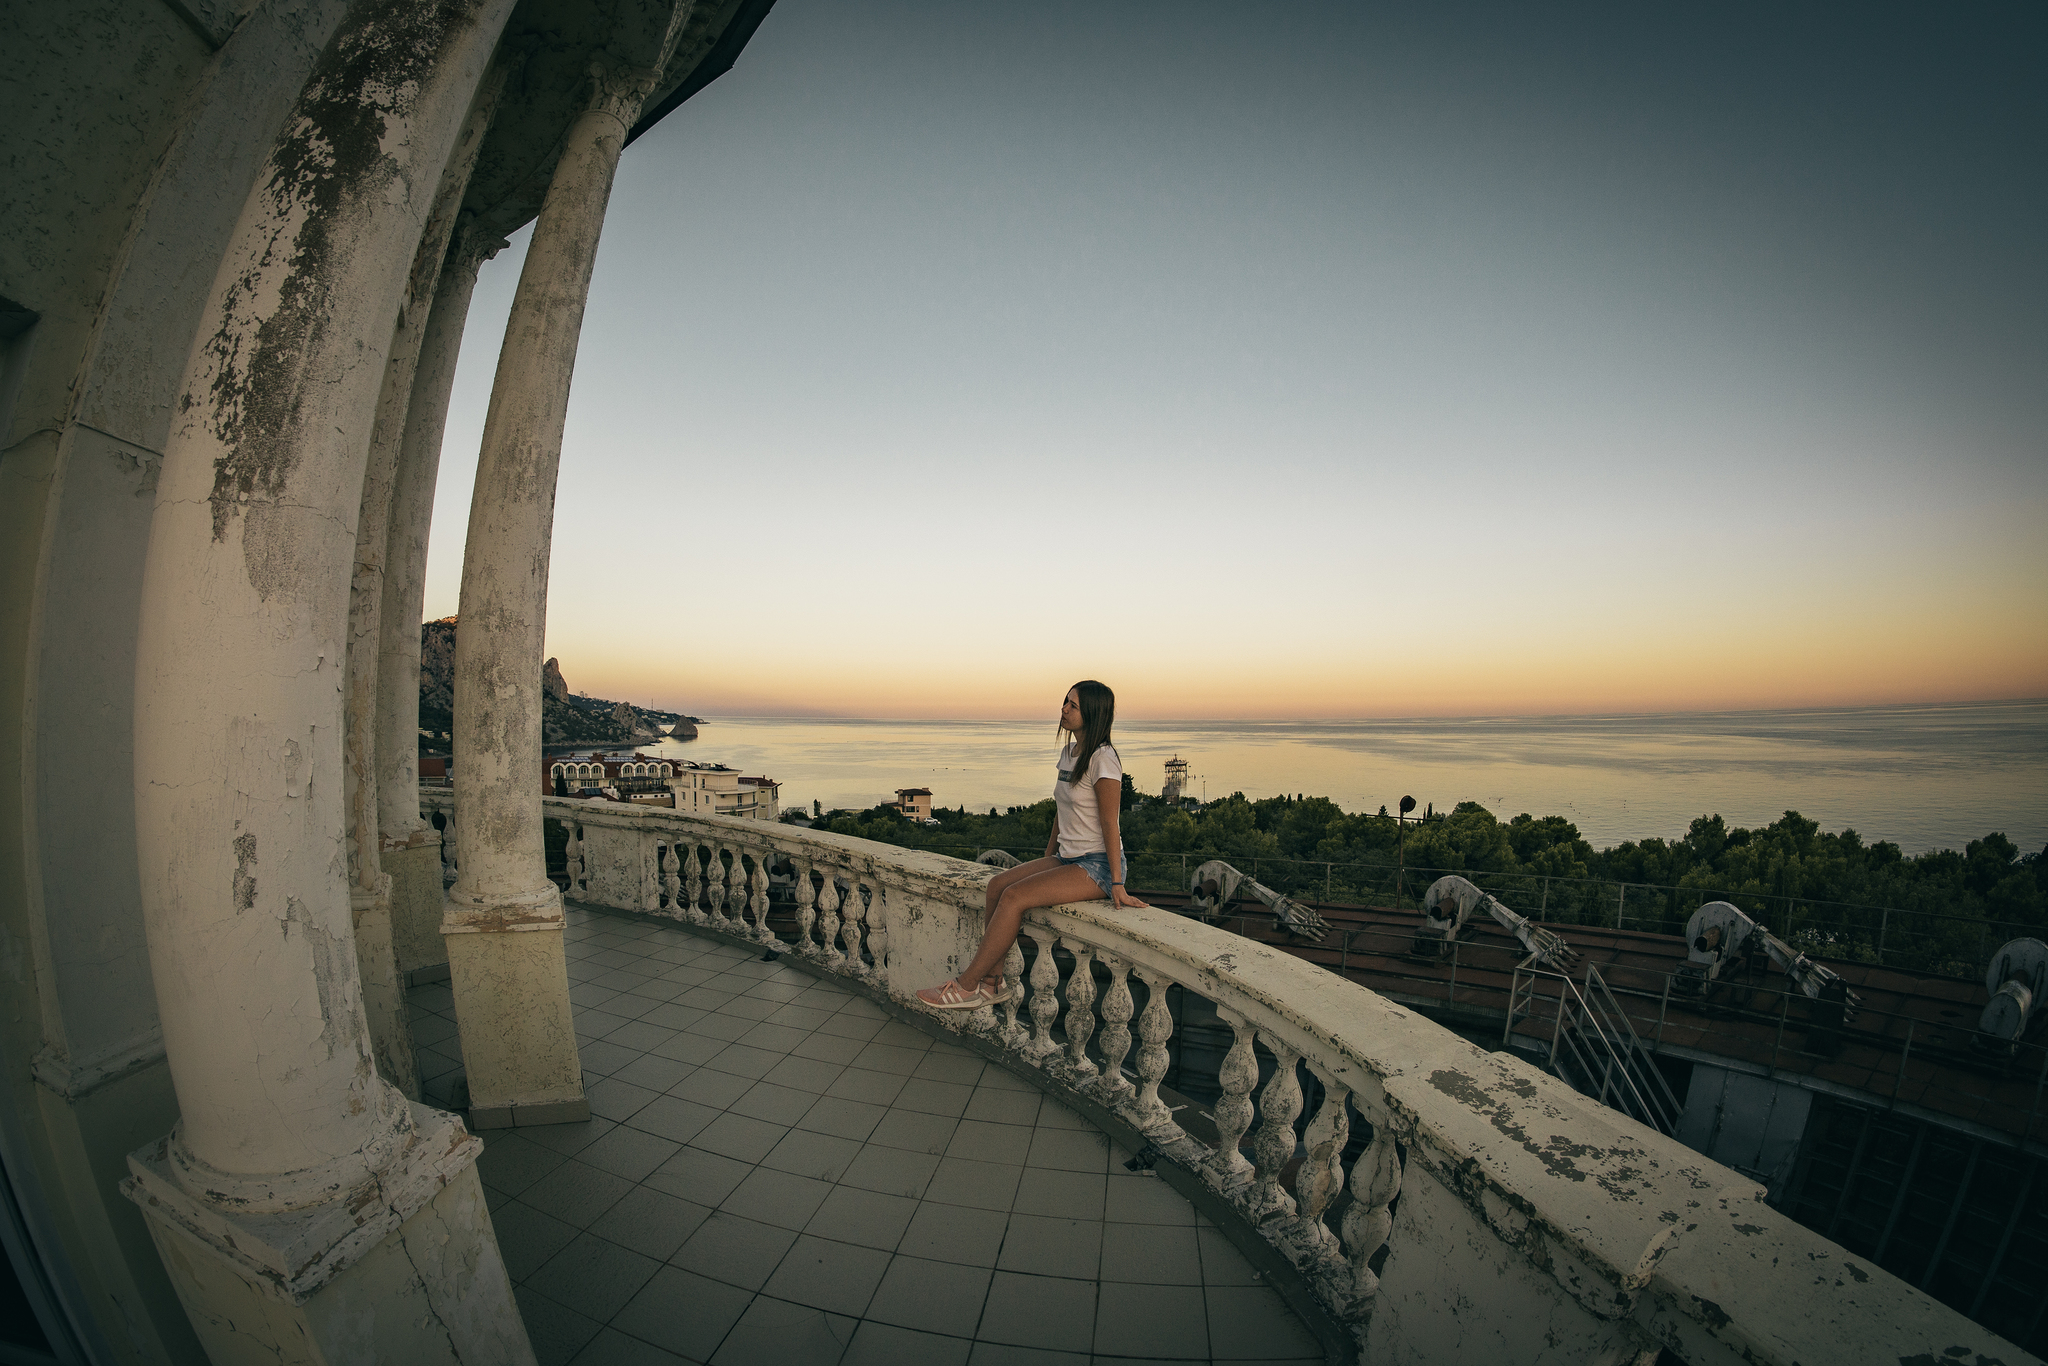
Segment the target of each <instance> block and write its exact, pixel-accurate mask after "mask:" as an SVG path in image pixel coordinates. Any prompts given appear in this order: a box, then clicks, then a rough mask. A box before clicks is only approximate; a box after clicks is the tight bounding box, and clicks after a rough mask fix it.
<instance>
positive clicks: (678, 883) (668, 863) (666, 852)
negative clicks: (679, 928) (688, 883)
mask: <svg viewBox="0 0 2048 1366" xmlns="http://www.w3.org/2000/svg"><path fill="white" fill-rule="evenodd" d="M682 870H683V865H682V864H681V863H680V862H679V861H678V860H677V859H676V842H675V840H674V839H670V840H669V842H668V843H667V844H664V845H663V846H662V847H661V894H662V896H664V897H666V898H667V899H668V913H669V914H670V915H673V916H676V917H678V918H680V917H681V916H682V913H683V880H682V878H681V877H680V876H679V874H680V873H681V872H682Z"/></svg>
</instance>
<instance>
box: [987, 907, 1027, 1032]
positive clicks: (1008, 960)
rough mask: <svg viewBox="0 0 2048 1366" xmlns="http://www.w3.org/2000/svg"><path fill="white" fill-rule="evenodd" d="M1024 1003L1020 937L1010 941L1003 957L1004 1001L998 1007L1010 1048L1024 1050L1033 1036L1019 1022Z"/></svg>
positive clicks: (1022, 960) (1022, 956) (1022, 954)
mask: <svg viewBox="0 0 2048 1366" xmlns="http://www.w3.org/2000/svg"><path fill="white" fill-rule="evenodd" d="M1023 1001H1024V945H1023V942H1022V936H1021V935H1020V936H1019V937H1018V938H1016V939H1012V940H1011V941H1010V951H1009V952H1008V953H1006V954H1004V955H1003V999H1002V1000H1001V1001H1000V1002H998V1003H997V1005H996V1009H997V1010H998V1011H1000V1012H1001V1013H1002V1017H1003V1027H1002V1037H1003V1043H1004V1045H1005V1046H1007V1047H1010V1048H1016V1049H1021V1048H1023V1047H1024V1041H1025V1040H1026V1039H1027V1038H1029V1037H1030V1035H1031V1030H1030V1028H1029V1027H1028V1026H1026V1025H1022V1024H1019V1023H1018V1022H1017V1010H1018V1007H1019V1006H1021V1005H1022V1004H1023Z"/></svg>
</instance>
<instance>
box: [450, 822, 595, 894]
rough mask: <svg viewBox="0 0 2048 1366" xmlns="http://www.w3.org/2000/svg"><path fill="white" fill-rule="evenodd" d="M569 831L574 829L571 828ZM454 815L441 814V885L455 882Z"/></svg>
mask: <svg viewBox="0 0 2048 1366" xmlns="http://www.w3.org/2000/svg"><path fill="white" fill-rule="evenodd" d="M571 829H574V827H573V826H572V827H571ZM455 871H456V870H455V813H454V812H453V811H444V812H442V813H441V885H442V886H443V887H446V886H448V885H450V884H451V883H453V882H454V881H455Z"/></svg>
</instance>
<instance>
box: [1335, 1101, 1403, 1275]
mask: <svg viewBox="0 0 2048 1366" xmlns="http://www.w3.org/2000/svg"><path fill="white" fill-rule="evenodd" d="M1400 1193H1401V1153H1400V1150H1399V1149H1398V1148H1397V1147H1395V1145H1394V1126H1393V1124H1392V1123H1391V1122H1390V1120H1389V1119H1388V1118H1387V1117H1385V1116H1384V1115H1383V1116H1382V1117H1381V1118H1380V1119H1378V1120H1375V1121H1374V1122H1373V1126H1372V1142H1370V1143H1368V1144H1366V1145H1365V1151H1364V1152H1362V1153H1360V1154H1359V1155H1358V1161H1356V1162H1354V1163H1353V1164H1352V1165H1351V1207H1350V1208H1349V1209H1347V1210H1345V1211H1344V1252H1345V1255H1346V1256H1347V1257H1349V1258H1350V1260H1351V1281H1352V1287H1353V1289H1354V1290H1355V1291H1356V1293H1357V1295H1358V1297H1359V1298H1360V1299H1369V1298H1371V1297H1372V1296H1373V1295H1374V1294H1376V1293H1377V1292H1378V1291H1379V1288H1380V1278H1379V1276H1378V1275H1377V1274H1376V1273H1375V1272H1374V1271H1373V1269H1372V1266H1371V1262H1372V1258H1373V1254H1374V1253H1376V1252H1378V1251H1379V1250H1380V1249H1381V1248H1382V1247H1384V1246H1386V1242H1387V1235H1388V1234H1389V1233H1391V1232H1393V1230H1394V1216H1393V1214H1392V1212H1391V1211H1389V1210H1388V1208H1387V1206H1389V1205H1391V1204H1393V1203H1394V1197H1395V1196H1396V1195H1399V1194H1400Z"/></svg>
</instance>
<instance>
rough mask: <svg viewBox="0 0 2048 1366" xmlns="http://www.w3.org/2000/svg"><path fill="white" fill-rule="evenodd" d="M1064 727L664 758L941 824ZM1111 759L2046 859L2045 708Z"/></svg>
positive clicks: (1026, 726)
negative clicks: (918, 798)
mask: <svg viewBox="0 0 2048 1366" xmlns="http://www.w3.org/2000/svg"><path fill="white" fill-rule="evenodd" d="M1052 730H1053V727H1052V722H1051V721H1049V720H1048V721H1044V722H1016V721H984V722H976V721H819V720H811V719H800V718H785V717H764V716H721V717H711V718H708V719H707V721H706V723H705V724H704V725H703V726H702V727H701V728H700V736H701V738H699V739H697V740H695V741H692V742H689V743H687V744H685V743H678V742H675V741H664V742H662V744H661V746H660V747H659V748H661V749H662V750H663V751H664V752H667V753H672V754H676V755H679V756H681V757H685V758H690V759H697V760H703V761H710V762H717V763H726V764H731V765H733V766H734V767H736V768H739V769H740V770H742V771H743V772H746V773H763V774H766V775H767V776H769V777H771V778H775V779H777V780H778V781H780V782H781V783H782V801H783V805H784V806H785V807H788V806H794V805H797V804H799V803H801V804H803V805H806V806H808V805H809V804H810V803H811V802H812V801H813V800H817V801H821V802H823V803H824V804H825V805H826V806H827V807H828V808H829V807H868V806H872V805H874V804H875V803H876V802H879V801H884V800H889V799H892V798H893V795H894V789H896V788H899V787H929V788H931V789H932V793H933V801H934V802H935V803H936V804H938V805H941V806H959V805H962V804H965V805H966V806H967V807H969V808H970V809H975V810H986V809H988V808H989V807H990V806H1005V807H1006V806H1012V805H1021V804H1024V803H1027V802H1034V801H1037V800H1039V799H1040V798H1042V797H1045V796H1046V795H1048V794H1049V793H1050V792H1051V790H1052V763H1053V754H1054V743H1053V736H1052ZM1116 738H1117V748H1118V751H1119V752H1120V753H1121V754H1122V755H1123V758H1124V766H1125V768H1126V769H1128V770H1129V771H1130V772H1131V774H1132V775H1133V777H1134V778H1135V780H1136V781H1137V783H1138V785H1139V787H1140V788H1141V789H1143V790H1145V791H1148V792H1157V791H1158V790H1159V788H1160V785H1161V783H1162V782H1163V781H1164V772H1163V767H1162V766H1163V764H1164V763H1165V761H1166V760H1167V759H1168V758H1169V757H1171V756H1173V755H1176V754H1178V755H1179V756H1180V757H1181V758H1184V759H1186V760H1188V762H1189V764H1190V765H1191V769H1192V772H1193V774H1194V775H1195V776H1194V778H1193V780H1192V783H1191V792H1192V794H1193V795H1195V796H1204V795H1206V796H1208V797H1210V798H1215V797H1222V796H1227V795H1229V794H1230V793H1232V792H1243V793H1244V794H1245V795H1246V796H1248V797H1266V796H1272V795H1274V794H1276V793H1282V792H1286V793H1305V794H1308V795H1310V796H1324V797H1329V798H1331V799H1333V800H1334V801H1335V802H1336V803H1337V804H1338V805H1339V806H1341V807H1343V808H1344V809H1345V810H1346V811H1360V810H1364V811H1375V810H1378V809H1379V807H1380V806H1381V805H1383V804H1384V805H1385V806H1387V807H1388V808H1389V809H1391V808H1392V807H1393V806H1394V805H1395V803H1396V802H1398V801H1399V800H1400V798H1401V797H1402V796H1403V795H1404V794H1407V795H1412V796H1413V797H1414V798H1415V799H1416V802H1417V804H1418V806H1419V805H1420V804H1423V803H1433V804H1434V805H1435V806H1436V807H1437V809H1438V810H1443V809H1445V808H1447V807H1449V806H1451V805H1453V804H1455V803H1457V802H1460V801H1476V802H1479V803H1481V804H1482V805H1484V806H1485V807H1486V808H1487V809H1488V810H1490V811H1492V812H1493V813H1494V814H1495V815H1496V816H1499V817H1501V818H1502V819H1508V818H1511V817H1513V816H1514V815H1516V814H1517V813H1519V812H1523V811H1527V812H1531V813H1533V814H1535V815H1539V816H1542V815H1553V814H1554V815H1561V816H1565V817H1568V818H1569V819H1571V820H1573V821H1575V822H1577V823H1578V826H1579V829H1580V831H1581V832H1583V833H1584V834H1585V836H1586V838H1587V839H1589V840H1591V841H1592V842H1593V843H1594V844H1595V845H1596V846H1603V845H1610V844H1615V843H1619V842H1620V841H1622V840H1628V839H1643V838H1647V837H1649V836H1653V835H1654V836H1662V837H1664V838H1667V839H1668V838H1674V837H1676V836H1679V835H1682V834H1684V833H1685V828H1686V824H1687V822H1689V821H1690V820H1691V819H1692V818H1693V817H1694V816H1698V815H1702V814H1707V813H1713V812H1718V813H1720V814H1721V815H1722V816H1724V817H1725V818H1727V820H1728V822H1729V824H1731V825H1748V826H1755V825H1762V824H1766V823H1768V822H1770V821H1772V820H1775V819H1776V818H1777V817H1778V816H1779V815H1781V814H1782V813H1783V812H1785V811H1786V810H1788V809H1789V810H1796V811H1799V812H1801V813H1802V814H1804V815H1806V816H1808V817H1810V818H1812V819H1814V820H1818V821H1819V822H1820V823H1821V826H1822V828H1824V829H1829V830H1839V829H1842V828H1844V827H1850V828H1853V829H1855V830H1857V831H1859V832H1860V833H1861V834H1862V835H1863V837H1864V839H1865V840H1881V839H1882V840H1891V841H1893V842H1895V843H1897V844H1899V845H1900V846H1902V847H1903V848H1904V849H1905V850H1906V851H1907V852H1908V853H1917V852H1920V851H1922V850H1926V849H1935V848H1957V849H1959V848H1961V847H1962V846H1963V845H1964V844H1965V843H1966V842H1967V841H1969V840H1971V839H1975V838H1977V837H1979V836H1981V835H1983V834H1985V833H1987V832H1989V831H1992V830H2002V831H2004V832H2005V833H2006V834H2007V835H2009V836H2011V838H2012V839H2013V840H2014V841H2015V842H2016V843H2017V844H2018V845H2019V846H2020V848H2021V849H2022V850H2023V851H2031V850H2039V849H2040V848H2041V847H2042V846H2043V844H2044V843H2048V702H1999V703H1977V704H1971V705H1964V706H1921V707H1882V708H1858V709H1847V710H1835V711H1763V712H1704V713H1703V712H1693V713H1684V714H1672V715H1661V716H1562V717H1484V718H1471V719H1458V720H1441V719H1432V720H1414V721H1144V722H1132V723H1129V724H1126V725H1120V726H1119V727H1118V728H1117V732H1116Z"/></svg>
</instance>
